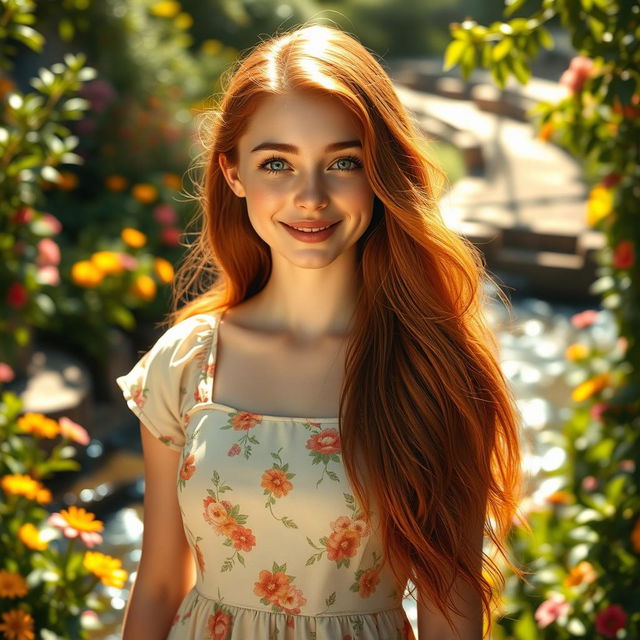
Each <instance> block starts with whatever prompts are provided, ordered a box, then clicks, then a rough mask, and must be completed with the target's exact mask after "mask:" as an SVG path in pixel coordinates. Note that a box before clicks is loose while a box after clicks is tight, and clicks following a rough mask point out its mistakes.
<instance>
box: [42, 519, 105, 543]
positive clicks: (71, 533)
mask: <svg viewBox="0 0 640 640" xmlns="http://www.w3.org/2000/svg"><path fill="white" fill-rule="evenodd" d="M47 524H48V525H50V526H52V527H57V528H58V529H62V533H63V534H64V536H65V538H80V540H82V542H84V544H85V545H87V547H90V548H91V547H95V546H96V545H98V544H102V536H101V535H100V534H99V533H98V532H97V531H83V530H81V529H76V527H74V526H72V525H71V524H69V522H67V520H66V519H65V518H64V517H63V516H62V514H60V513H52V514H51V515H50V516H49V518H48V519H47Z"/></svg>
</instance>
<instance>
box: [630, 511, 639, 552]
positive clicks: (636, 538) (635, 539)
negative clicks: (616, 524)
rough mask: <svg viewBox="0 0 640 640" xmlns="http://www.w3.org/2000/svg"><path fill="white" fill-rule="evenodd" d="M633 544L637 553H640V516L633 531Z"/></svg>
mask: <svg viewBox="0 0 640 640" xmlns="http://www.w3.org/2000/svg"><path fill="white" fill-rule="evenodd" d="M631 545H632V546H633V549H634V551H635V552H636V553H640V518H638V519H637V520H636V524H635V526H634V527H633V531H632V532H631Z"/></svg>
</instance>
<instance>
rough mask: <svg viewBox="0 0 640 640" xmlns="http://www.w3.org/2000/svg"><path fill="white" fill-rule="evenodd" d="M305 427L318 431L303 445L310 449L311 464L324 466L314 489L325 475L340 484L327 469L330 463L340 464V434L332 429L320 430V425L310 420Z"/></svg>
mask: <svg viewBox="0 0 640 640" xmlns="http://www.w3.org/2000/svg"><path fill="white" fill-rule="evenodd" d="M305 426H306V428H307V429H309V430H310V431H313V430H316V429H319V431H316V433H314V434H313V435H312V436H311V437H310V438H309V439H308V440H307V443H306V445H305V446H306V448H307V449H310V451H309V456H310V457H311V460H312V463H311V464H322V465H324V469H323V470H322V475H321V476H320V480H318V482H316V487H317V486H318V485H319V484H320V483H321V482H322V481H323V480H324V476H325V474H326V475H327V476H329V478H330V479H331V480H333V481H334V482H340V477H339V476H338V474H337V473H336V472H335V471H330V470H329V469H328V468H327V467H328V465H329V463H330V462H336V463H338V464H339V463H340V451H341V449H340V433H339V432H338V430H337V429H334V428H330V429H322V428H321V427H322V423H320V422H313V421H312V420H307V424H306V425H305Z"/></svg>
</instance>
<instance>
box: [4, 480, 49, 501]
mask: <svg viewBox="0 0 640 640" xmlns="http://www.w3.org/2000/svg"><path fill="white" fill-rule="evenodd" d="M0 487H2V490H3V491H4V492H5V493H8V494H10V495H14V496H24V497H25V498H28V499H29V500H36V502H39V503H40V504H48V503H49V502H51V492H50V491H49V489H47V488H45V486H44V485H43V484H42V483H41V482H38V480H34V479H33V478H32V477H31V476H28V475H24V474H20V473H15V474H11V475H7V476H2V479H1V480H0Z"/></svg>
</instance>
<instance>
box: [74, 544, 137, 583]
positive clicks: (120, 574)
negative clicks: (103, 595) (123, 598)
mask: <svg viewBox="0 0 640 640" xmlns="http://www.w3.org/2000/svg"><path fill="white" fill-rule="evenodd" d="M82 564H83V565H84V567H85V568H86V569H87V570H88V571H90V572H91V573H93V574H94V575H95V576H97V577H98V578H100V581H101V582H102V584H104V585H106V586H107V587H116V588H117V589H122V587H123V586H124V583H125V582H126V580H127V577H128V575H129V574H128V573H127V572H126V571H124V570H123V569H122V562H120V560H118V559H117V558H112V557H111V556H108V555H105V554H104V553H99V552H98V551H87V552H86V553H85V554H84V559H83V561H82Z"/></svg>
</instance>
